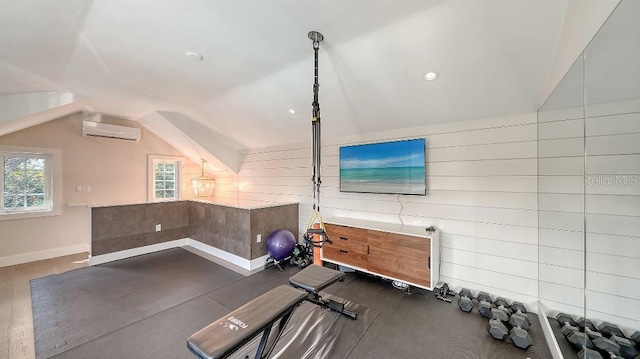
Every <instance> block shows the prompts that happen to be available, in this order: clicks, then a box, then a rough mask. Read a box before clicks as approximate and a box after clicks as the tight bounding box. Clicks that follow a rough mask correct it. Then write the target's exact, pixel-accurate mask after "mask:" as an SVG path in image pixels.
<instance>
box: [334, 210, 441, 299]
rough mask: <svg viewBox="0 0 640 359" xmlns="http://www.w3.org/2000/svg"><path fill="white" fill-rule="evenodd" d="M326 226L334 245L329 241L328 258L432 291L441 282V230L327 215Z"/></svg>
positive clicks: (337, 262)
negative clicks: (433, 230)
mask: <svg viewBox="0 0 640 359" xmlns="http://www.w3.org/2000/svg"><path fill="white" fill-rule="evenodd" d="M325 227H326V230H327V235H328V236H329V239H331V241H333V244H329V243H325V245H324V247H323V249H322V260H324V261H327V262H331V263H335V264H339V265H343V266H346V267H350V268H353V269H356V270H358V271H362V272H366V273H371V274H375V275H378V276H380V277H384V278H388V279H391V280H398V281H401V282H405V283H409V284H411V285H413V286H416V287H420V288H425V289H428V290H433V287H434V286H435V285H436V284H437V283H438V279H439V265H438V264H439V263H440V253H439V248H440V233H439V231H437V230H436V231H435V232H427V231H426V230H425V227H415V226H401V225H400V224H391V223H379V222H373V221H364V220H355V219H350V218H327V219H325Z"/></svg>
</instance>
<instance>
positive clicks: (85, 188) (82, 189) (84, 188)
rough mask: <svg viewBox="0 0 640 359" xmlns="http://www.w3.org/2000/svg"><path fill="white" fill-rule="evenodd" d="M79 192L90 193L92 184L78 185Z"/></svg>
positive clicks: (77, 190)
mask: <svg viewBox="0 0 640 359" xmlns="http://www.w3.org/2000/svg"><path fill="white" fill-rule="evenodd" d="M76 192H77V193H89V192H91V186H76Z"/></svg>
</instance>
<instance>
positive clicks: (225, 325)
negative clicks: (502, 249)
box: [187, 265, 357, 359]
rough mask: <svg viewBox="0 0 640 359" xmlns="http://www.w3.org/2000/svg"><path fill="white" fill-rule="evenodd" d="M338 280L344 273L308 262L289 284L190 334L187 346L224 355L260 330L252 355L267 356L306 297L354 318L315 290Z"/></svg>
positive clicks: (211, 357)
mask: <svg viewBox="0 0 640 359" xmlns="http://www.w3.org/2000/svg"><path fill="white" fill-rule="evenodd" d="M339 280H344V273H342V272H339V271H336V270H333V269H329V268H325V267H320V266H316V265H311V266H309V267H307V268H305V269H304V270H302V271H300V272H299V273H297V274H296V275H294V276H293V277H291V278H289V284H291V286H287V285H281V286H279V287H276V288H274V289H272V290H270V291H268V292H266V293H265V294H263V295H261V296H259V297H257V298H255V299H254V300H252V301H250V302H249V303H247V304H245V305H243V306H242V307H240V308H238V309H236V310H234V311H233V312H231V313H229V314H227V315H225V316H224V317H222V318H220V319H218V320H217V321H215V322H213V323H211V324H209V325H208V326H206V327H205V328H203V329H201V330H200V331H199V332H197V333H195V334H193V335H192V336H190V337H189V339H188V340H187V347H188V348H189V350H191V352H192V353H194V354H195V355H196V356H197V357H198V358H203V359H205V358H206V359H221V358H227V357H228V356H230V355H231V354H233V353H234V352H235V351H236V350H238V349H240V348H241V347H243V346H244V345H246V344H247V343H249V342H250V341H251V340H252V339H253V338H255V337H257V336H258V335H259V334H260V333H262V338H261V340H260V344H259V345H258V349H257V351H256V355H255V358H256V359H263V358H268V357H269V356H270V355H271V352H272V351H273V349H274V347H275V344H276V343H277V341H278V339H280V336H281V335H282V333H283V331H284V328H285V327H286V325H287V322H288V321H289V319H290V318H291V315H292V314H293V311H294V310H295V309H296V308H297V307H298V306H299V305H300V304H301V303H302V302H303V301H305V300H307V301H309V302H311V303H314V304H316V305H319V306H322V307H324V308H328V309H330V310H332V311H335V312H338V313H341V314H344V315H346V316H348V317H349V318H351V319H356V317H357V314H356V313H353V312H350V311H347V310H345V309H344V304H342V303H339V302H336V301H333V300H330V299H329V300H325V299H323V298H322V297H321V296H320V294H319V293H318V292H319V291H320V290H322V289H324V288H326V287H328V286H329V285H331V284H332V283H335V282H336V281H339ZM276 322H278V325H277V328H275V330H274V328H273V327H274V324H275V323H276Z"/></svg>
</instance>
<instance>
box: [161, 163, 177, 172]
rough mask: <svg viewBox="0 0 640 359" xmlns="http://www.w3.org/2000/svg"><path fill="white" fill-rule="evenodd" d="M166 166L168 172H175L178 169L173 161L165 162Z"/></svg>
mask: <svg viewBox="0 0 640 359" xmlns="http://www.w3.org/2000/svg"><path fill="white" fill-rule="evenodd" d="M164 167H165V170H166V171H167V172H174V171H175V170H176V165H175V164H173V163H165V164H164Z"/></svg>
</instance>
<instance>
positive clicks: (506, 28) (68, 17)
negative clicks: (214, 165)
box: [0, 0, 617, 155]
mask: <svg viewBox="0 0 640 359" xmlns="http://www.w3.org/2000/svg"><path fill="white" fill-rule="evenodd" d="M576 3H581V4H583V5H576ZM589 3H590V4H591V5H592V6H591V7H590V8H589V9H590V12H589V13H587V14H581V13H580V11H578V10H580V9H582V10H584V8H581V7H580V6H586V5H588V4H589ZM596 3H597V5H594V4H596ZM603 4H604V5H603ZM615 4H617V0H606V1H605V0H588V1H587V0H580V1H578V0H525V1H513V0H401V1H386V0H370V1H363V0H325V1H321V2H319V1H310V0H268V1H255V0H254V1H249V0H234V1H223V0H186V1H185V0H162V1H158V0H135V1H131V0H128V1H124V0H110V1H99V0H94V1H90V0H65V1H57V0H38V1H20V0H0V8H1V10H0V34H1V35H0V95H7V94H17V93H33V92H40V91H65V92H69V93H73V94H74V95H75V96H76V97H77V98H83V99H84V100H83V101H85V104H86V106H88V108H91V109H92V110H94V111H97V112H101V113H106V114H110V115H116V116H120V117H125V118H130V119H135V120H140V121H141V122H142V123H143V124H145V126H148V127H150V128H151V129H152V130H153V127H154V123H156V122H162V121H164V122H165V124H164V125H167V124H170V125H171V126H169V127H167V126H164V127H163V126H158V127H159V128H160V127H163V128H164V131H163V130H158V132H159V133H162V134H163V136H164V137H166V136H169V137H170V135H171V132H170V130H167V129H174V130H176V131H181V132H183V133H186V134H188V133H190V132H191V133H199V134H203V133H205V134H210V136H209V138H211V140H212V141H215V142H216V143H221V144H224V146H226V147H224V148H227V149H231V150H234V149H235V150H237V149H241V148H254V147H263V146H270V145H277V144H285V143H291V142H300V141H305V140H307V139H309V138H310V114H311V100H312V83H313V50H312V46H311V41H310V40H309V39H307V33H308V32H309V31H310V30H317V31H320V32H321V33H322V34H323V35H324V36H325V40H324V41H323V42H322V43H321V45H320V65H319V66H320V79H319V80H320V104H321V110H322V121H323V136H329V137H332V136H343V135H354V134H358V133H364V132H373V131H385V130H391V129H397V128H407V127H414V126H422V125H426V124H430V123H436V122H445V121H457V120H465V119H473V118H482V117H492V116H503V115H509V114H517V113H525V112H533V111H536V110H537V109H538V108H539V107H540V105H541V104H542V103H543V102H544V100H545V98H546V97H547V96H548V94H549V93H550V91H551V89H553V87H554V86H555V84H556V83H557V82H558V81H559V80H560V78H561V76H562V75H563V74H564V73H565V72H566V70H567V69H568V68H569V66H570V65H571V63H572V62H573V59H575V58H576V57H577V56H578V54H579V53H580V51H581V50H582V49H583V48H584V45H586V42H587V41H588V39H590V38H591V36H593V34H594V33H595V31H597V29H598V27H599V26H600V24H602V22H603V21H604V20H605V19H606V17H607V16H608V14H609V13H610V12H611V10H612V9H613V7H614V6H615ZM576 9H578V10H576ZM587 18H588V19H587ZM584 19H587V20H584ZM189 51H193V52H197V53H199V54H201V55H202V56H203V57H204V59H203V60H202V61H194V60H192V59H190V58H188V57H187V56H185V53H186V52H189ZM427 71H437V72H438V73H439V75H440V76H439V78H438V80H436V81H432V82H427V81H425V80H424V74H425V73H426V72H427ZM289 109H294V110H295V111H296V112H297V113H296V114H295V115H292V114H290V113H289V112H288V110H289ZM166 114H172V115H170V116H167V115H166ZM145 119H146V120H145ZM177 119H179V120H177ZM201 141H205V142H206V139H202V140H201ZM201 144H202V143H201ZM204 147H207V146H204ZM224 148H223V149H220V148H218V149H215V148H214V149H213V150H212V151H213V152H215V151H224ZM214 155H215V153H214Z"/></svg>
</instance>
